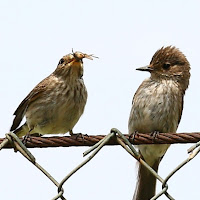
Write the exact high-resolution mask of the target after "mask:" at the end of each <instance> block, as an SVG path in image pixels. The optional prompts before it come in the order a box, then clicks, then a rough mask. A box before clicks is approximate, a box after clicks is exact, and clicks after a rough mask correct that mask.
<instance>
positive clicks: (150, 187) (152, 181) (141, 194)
mask: <svg viewBox="0 0 200 200" xmlns="http://www.w3.org/2000/svg"><path fill="white" fill-rule="evenodd" d="M159 163H160V159H158V160H157V161H156V162H155V163H154V165H153V166H152V168H153V169H154V170H155V171H156V172H157V171H158V166H159ZM155 189H156V177H155V176H154V175H152V174H151V173H150V171H149V170H148V169H147V168H146V167H144V166H143V165H142V164H141V163H139V169H138V181H137V186H136V189H135V193H134V196H133V200H149V199H151V198H152V197H153V196H154V195H155Z"/></svg>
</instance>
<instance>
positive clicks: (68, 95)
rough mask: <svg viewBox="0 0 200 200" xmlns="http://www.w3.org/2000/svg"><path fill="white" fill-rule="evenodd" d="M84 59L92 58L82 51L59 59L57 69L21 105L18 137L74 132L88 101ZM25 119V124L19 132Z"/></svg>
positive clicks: (16, 122)
mask: <svg viewBox="0 0 200 200" xmlns="http://www.w3.org/2000/svg"><path fill="white" fill-rule="evenodd" d="M83 58H89V59H92V58H91V56H89V55H87V54H83V53H80V52H75V53H73V54H68V55H66V56H64V57H63V58H61V59H60V61H59V63H58V66H57V68H56V70H55V71H54V72H53V73H52V74H50V75H49V76H48V77H47V78H45V79H44V80H43V81H41V82H40V83H39V84H38V85H37V86H36V87H35V88H34V89H33V90H32V91H31V92H30V93H29V94H28V96H27V97H26V98H25V99H24V100H23V101H22V102H21V104H20V105H19V107H18V108H17V110H16V111H15V113H14V115H15V118H14V121H13V125H12V127H11V131H12V130H15V132H16V134H17V133H18V134H17V135H18V136H23V135H25V134H27V133H29V134H34V133H39V134H42V135H43V134H58V133H66V132H68V131H71V130H72V128H73V127H74V125H75V124H76V123H77V121H78V120H79V118H80V116H81V115H82V114H83V111H84V107H85V104H86V101H87V90H86V87H85V85H84V82H83V79H82V76H83V62H82V59H83ZM24 116H26V123H25V124H24V125H23V126H22V127H20V128H19V129H17V128H18V126H19V124H20V122H21V120H22V118H23V117H24ZM16 129H17V130H16ZM18 130H19V131H18Z"/></svg>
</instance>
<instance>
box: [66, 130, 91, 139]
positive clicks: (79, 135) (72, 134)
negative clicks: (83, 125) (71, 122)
mask: <svg viewBox="0 0 200 200" xmlns="http://www.w3.org/2000/svg"><path fill="white" fill-rule="evenodd" d="M69 134H70V135H71V136H72V137H75V139H76V140H77V139H78V138H79V137H80V138H81V139H82V141H83V142H84V140H85V136H87V137H89V136H88V135H87V134H82V133H73V131H72V130H70V131H69Z"/></svg>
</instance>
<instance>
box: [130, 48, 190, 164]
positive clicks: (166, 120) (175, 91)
mask: <svg viewBox="0 0 200 200" xmlns="http://www.w3.org/2000/svg"><path fill="white" fill-rule="evenodd" d="M138 70H141V71H149V72H150V73H151V76H150V77H149V78H147V79H146V80H144V81H143V82H142V84H141V85H140V86H139V88H138V90H137V91H136V93H135V95H134V98H133V104H132V109H131V113H130V118H129V125H128V126H129V134H133V133H134V132H139V133H151V132H155V131H156V132H162V133H167V132H176V130H177V128H178V124H179V122H180V119H181V115H182V109H183V96H184V94H185V90H186V89H187V87H188V84H189V78H190V72H189V70H190V65H189V62H188V61H187V59H186V58H185V56H184V55H183V54H182V53H181V52H180V51H179V50H178V49H176V48H175V47H171V46H169V47H166V48H161V49H160V50H158V51H157V52H156V53H155V54H154V56H153V58H152V60H151V62H150V65H149V66H146V67H142V68H138ZM168 147H169V145H167V144H165V145H138V148H139V151H140V153H141V154H142V156H143V158H144V159H145V161H146V162H147V163H148V164H149V165H151V166H152V165H153V164H154V163H155V161H156V160H158V159H160V158H161V157H162V156H163V155H164V154H165V152H166V150H167V148H168Z"/></svg>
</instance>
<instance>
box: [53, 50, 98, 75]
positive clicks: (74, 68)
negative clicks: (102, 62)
mask: <svg viewBox="0 0 200 200" xmlns="http://www.w3.org/2000/svg"><path fill="white" fill-rule="evenodd" d="M83 58H87V59H90V60H93V58H97V57H95V56H94V55H92V54H91V55H88V54H85V53H82V52H78V51H76V52H73V50H72V53H70V54H67V55H65V56H63V57H62V58H61V59H60V61H59V63H58V66H57V68H56V70H55V72H54V73H55V74H59V75H60V74H62V76H63V77H66V76H67V77H70V78H77V77H78V78H81V77H82V76H83V61H82V60H83Z"/></svg>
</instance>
